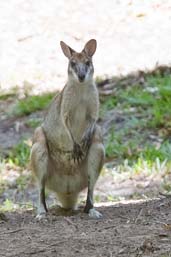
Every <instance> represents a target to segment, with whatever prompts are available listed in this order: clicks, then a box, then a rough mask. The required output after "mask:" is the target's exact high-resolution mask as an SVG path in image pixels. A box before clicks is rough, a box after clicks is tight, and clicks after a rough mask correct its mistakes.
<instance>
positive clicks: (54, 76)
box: [0, 0, 171, 92]
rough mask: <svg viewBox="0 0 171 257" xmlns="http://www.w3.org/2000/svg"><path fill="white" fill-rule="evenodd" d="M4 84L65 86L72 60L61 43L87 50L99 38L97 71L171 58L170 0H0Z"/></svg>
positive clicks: (1, 81) (37, 88) (110, 71)
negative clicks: (89, 42) (85, 46)
mask: <svg viewBox="0 0 171 257" xmlns="http://www.w3.org/2000/svg"><path fill="white" fill-rule="evenodd" d="M0 31H1V40H0V49H1V50H0V71H1V72H0V88H1V89H3V90H7V89H8V88H10V87H14V86H16V85H17V86H18V87H20V88H21V87H23V86H24V87H29V88H31V87H32V85H34V90H33V91H36V92H37V91H41V92H42V91H46V90H54V89H56V88H61V87H63V85H64V82H65V80H66V68H67V59H66V58H65V57H64V56H63V54H62V51H61V49H60V46H59V41H60V40H64V41H65V42H67V43H68V44H70V45H71V46H72V47H73V48H75V49H76V50H78V51H79V50H81V49H82V48H83V45H84V44H85V42H86V41H87V40H88V39H90V38H96V39H97V41H98V50H97V53H96V55H95V57H94V64H95V71H96V75H98V76H99V75H100V76H104V75H105V74H106V75H115V74H117V75H118V74H120V73H122V74H126V73H129V72H130V71H133V70H137V69H144V68H151V67H154V65H155V64H156V63H157V62H158V63H160V64H168V63H169V62H171V57H170V45H171V37H170V35H171V2H170V1H169V0H151V1H148V0H115V1H113V0H108V1H103V0H99V1H98V2H97V1H96V0H88V1H83V0H77V1H75V0H69V1H63V0H58V1H56V0H49V1H47V0H36V1H34V0H27V1H26V0H6V1H0Z"/></svg>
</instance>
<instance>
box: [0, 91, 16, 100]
mask: <svg viewBox="0 0 171 257" xmlns="http://www.w3.org/2000/svg"><path fill="white" fill-rule="evenodd" d="M12 97H15V94H13V93H8V94H2V95H0V100H3V101H5V100H7V99H9V98H12Z"/></svg>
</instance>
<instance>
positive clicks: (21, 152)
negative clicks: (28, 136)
mask: <svg viewBox="0 0 171 257" xmlns="http://www.w3.org/2000/svg"><path fill="white" fill-rule="evenodd" d="M29 156H30V145H29V142H28V141H26V140H24V141H21V142H20V143H19V144H18V145H16V146H15V147H14V148H13V149H12V150H11V152H10V153H9V157H8V158H7V162H9V164H14V165H17V166H21V167H25V166H26V165H27V164H28V160H29Z"/></svg>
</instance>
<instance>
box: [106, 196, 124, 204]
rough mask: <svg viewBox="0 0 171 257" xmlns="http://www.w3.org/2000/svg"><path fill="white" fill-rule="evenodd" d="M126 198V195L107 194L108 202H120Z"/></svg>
mask: <svg viewBox="0 0 171 257" xmlns="http://www.w3.org/2000/svg"><path fill="white" fill-rule="evenodd" d="M121 200H124V197H120V196H114V195H107V201H108V202H118V201H121Z"/></svg>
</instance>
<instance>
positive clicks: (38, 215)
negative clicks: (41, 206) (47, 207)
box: [36, 212, 47, 221]
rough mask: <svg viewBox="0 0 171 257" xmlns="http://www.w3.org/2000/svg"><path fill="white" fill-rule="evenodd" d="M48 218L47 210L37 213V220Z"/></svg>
mask: <svg viewBox="0 0 171 257" xmlns="http://www.w3.org/2000/svg"><path fill="white" fill-rule="evenodd" d="M45 219H47V212H42V213H38V214H37V215H36V220H39V221H40V220H45Z"/></svg>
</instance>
